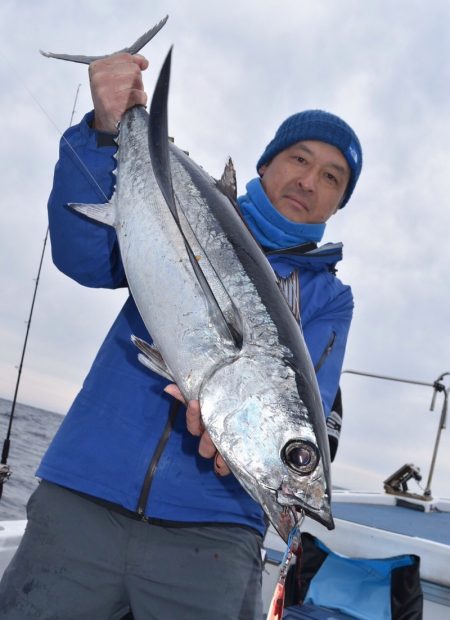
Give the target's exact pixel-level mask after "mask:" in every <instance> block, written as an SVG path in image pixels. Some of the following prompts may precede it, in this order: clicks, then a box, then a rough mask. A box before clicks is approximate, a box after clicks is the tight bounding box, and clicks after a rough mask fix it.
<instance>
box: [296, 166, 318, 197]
mask: <svg viewBox="0 0 450 620" xmlns="http://www.w3.org/2000/svg"><path fill="white" fill-rule="evenodd" d="M297 183H298V185H299V187H301V188H302V189H304V190H305V191H306V192H313V191H315V189H316V186H317V171H316V170H314V168H308V169H307V170H302V171H301V173H300V174H299V175H298V179H297Z"/></svg>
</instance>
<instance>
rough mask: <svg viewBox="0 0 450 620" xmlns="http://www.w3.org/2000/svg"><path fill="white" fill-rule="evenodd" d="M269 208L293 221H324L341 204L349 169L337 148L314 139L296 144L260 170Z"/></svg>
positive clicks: (307, 222) (311, 222) (316, 222)
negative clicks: (271, 207)
mask: <svg viewBox="0 0 450 620" xmlns="http://www.w3.org/2000/svg"><path fill="white" fill-rule="evenodd" d="M258 172H259V174H260V175H261V183H262V185H263V187H264V190H265V192H266V194H267V196H268V198H269V200H270V202H271V203H272V205H273V206H274V207H275V208H276V209H277V211H279V212H280V213H281V214H282V215H284V217H286V218H287V219H288V220H291V221H292V222H299V223H303V224H318V223H320V222H326V220H328V219H329V218H330V217H331V216H332V215H333V213H335V212H336V211H337V209H338V208H339V205H340V204H341V201H342V198H343V196H344V193H345V190H346V188H347V183H348V181H349V179H350V168H349V166H348V164H347V162H346V160H345V157H344V156H343V155H342V153H341V152H340V151H339V149H337V148H336V147H334V146H332V145H331V144H326V143H325V142H318V141H317V140H305V141H303V142H297V143H296V144H293V145H292V146H290V147H289V148H287V149H285V150H284V151H281V152H280V153H278V155H276V156H275V157H274V158H273V159H272V161H270V162H269V163H268V164H265V165H264V166H261V167H260V169H259V171H258Z"/></svg>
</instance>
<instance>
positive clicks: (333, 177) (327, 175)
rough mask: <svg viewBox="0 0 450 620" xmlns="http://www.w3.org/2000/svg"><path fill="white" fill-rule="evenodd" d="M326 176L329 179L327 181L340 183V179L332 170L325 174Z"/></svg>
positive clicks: (334, 183)
mask: <svg viewBox="0 0 450 620" xmlns="http://www.w3.org/2000/svg"><path fill="white" fill-rule="evenodd" d="M325 178H326V179H327V181H329V182H330V183H333V185H338V180H337V178H336V177H335V176H334V174H331V172H327V173H326V174H325Z"/></svg>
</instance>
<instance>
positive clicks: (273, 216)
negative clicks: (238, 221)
mask: <svg viewBox="0 0 450 620" xmlns="http://www.w3.org/2000/svg"><path fill="white" fill-rule="evenodd" d="M246 189H247V193H246V194H245V196H239V198H238V204H239V207H240V209H241V211H242V215H243V216H244V219H245V221H246V222H247V224H248V225H249V227H250V230H251V231H252V233H253V235H254V236H255V238H256V240H257V241H258V242H259V243H260V244H261V245H262V246H263V247H264V248H267V249H270V250H279V249H283V248H290V247H293V246H295V245H300V244H301V243H309V242H311V241H313V242H314V243H318V242H319V241H320V240H321V239H322V237H323V234H324V232H325V224H299V223H297V222H291V221H290V220H288V219H287V218H285V217H284V216H283V215H281V213H279V212H278V211H277V210H276V209H275V207H274V206H273V205H272V203H271V202H270V200H269V199H268V198H267V194H266V193H265V191H264V188H263V186H262V184H261V180H260V179H259V178H256V179H252V180H251V181H250V182H249V183H247V186H246Z"/></svg>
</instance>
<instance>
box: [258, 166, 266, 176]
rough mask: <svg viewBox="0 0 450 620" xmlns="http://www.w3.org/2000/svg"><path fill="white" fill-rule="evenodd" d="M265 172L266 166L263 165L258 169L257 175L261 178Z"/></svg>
mask: <svg viewBox="0 0 450 620" xmlns="http://www.w3.org/2000/svg"><path fill="white" fill-rule="evenodd" d="M266 170H267V164H263V165H262V166H260V167H259V168H258V174H259V176H260V177H261V178H262V177H263V176H264V173H265V171H266Z"/></svg>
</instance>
